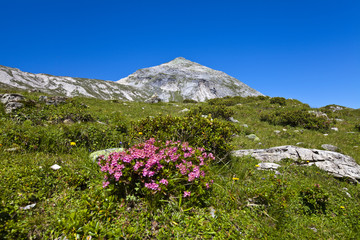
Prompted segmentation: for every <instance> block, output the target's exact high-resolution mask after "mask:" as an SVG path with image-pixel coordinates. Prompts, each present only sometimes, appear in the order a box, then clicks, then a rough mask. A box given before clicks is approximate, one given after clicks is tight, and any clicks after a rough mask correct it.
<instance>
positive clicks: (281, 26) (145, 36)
mask: <svg viewBox="0 0 360 240" xmlns="http://www.w3.org/2000/svg"><path fill="white" fill-rule="evenodd" d="M0 22H1V25H0V26H1V28H0V31H1V35H0V65H5V66H9V67H16V68H20V69H21V70H22V71H27V72H32V73H48V74H52V75H59V76H72V77H85V78H97V79H103V80H113V81H115V80H118V79H120V78H123V77H126V76H127V75H129V74H131V73H133V72H134V71H136V70H137V69H139V68H145V67H151V66H155V65H159V64H161V63H164V62H168V61H170V60H172V59H174V58H176V57H179V56H182V57H185V58H187V59H189V60H192V61H195V62H198V63H200V64H202V65H205V66H207V67H211V68H213V69H216V70H220V71H223V72H225V73H227V74H229V75H231V76H233V77H235V78H237V79H239V80H240V81H242V82H244V83H246V84H248V85H249V86H250V87H252V88H255V89H256V90H258V91H260V92H262V93H263V94H265V95H268V96H271V97H274V96H281V97H286V98H295V99H298V100H300V101H302V102H305V103H308V104H310V105H311V106H312V107H321V106H325V105H327V104H339V105H345V106H348V107H353V108H360V1H359V0H338V1H333V0H311V1H308V0H271V1H270V0H263V1H260V0H246V1H243V0H234V1H227V0H222V1H211V0H207V1H202V0H200V1H196V0H192V1H189V0H181V1H178V0H167V1H158V0H153V1H148V0H146V1H145V0H144V1H140V0H138V1H136V0H135V1H129V0H128V1H121V0H118V1H112V0H103V1H100V0H97V1H91V0H87V1H77V0H72V1H68V0H61V1H60V0H46V1H37V0H33V1H28V0H23V1H19V0H11V1H5V0H2V1H1V2H0Z"/></svg>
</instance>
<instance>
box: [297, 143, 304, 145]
mask: <svg viewBox="0 0 360 240" xmlns="http://www.w3.org/2000/svg"><path fill="white" fill-rule="evenodd" d="M296 145H304V143H303V142H298V143H296Z"/></svg>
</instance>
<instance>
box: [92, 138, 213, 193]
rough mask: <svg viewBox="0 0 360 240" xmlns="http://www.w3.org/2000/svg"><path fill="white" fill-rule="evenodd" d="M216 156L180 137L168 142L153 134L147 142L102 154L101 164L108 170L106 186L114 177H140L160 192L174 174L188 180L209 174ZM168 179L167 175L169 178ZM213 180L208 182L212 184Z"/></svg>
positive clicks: (99, 163) (191, 180) (151, 188)
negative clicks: (209, 166)
mask: <svg viewBox="0 0 360 240" xmlns="http://www.w3.org/2000/svg"><path fill="white" fill-rule="evenodd" d="M214 159H215V158H214V156H213V155H212V154H211V153H209V154H207V153H206V152H204V149H203V148H192V147H189V145H188V143H186V142H184V143H181V142H180V141H177V142H173V141H166V143H165V144H163V143H161V142H160V141H156V140H155V139H153V138H151V139H149V140H147V141H146V142H144V143H141V144H138V145H135V146H133V147H132V148H130V149H127V150H126V151H123V152H113V153H110V154H109V156H108V157H106V158H105V157H104V156H100V157H99V158H98V165H99V166H100V167H101V168H100V170H101V171H102V172H104V173H105V176H104V180H105V181H104V182H103V187H104V188H105V187H107V186H108V185H109V184H110V182H111V181H115V182H119V181H120V182H125V183H126V181H127V179H129V177H130V179H137V180H138V181H139V182H142V183H143V184H144V185H143V186H145V187H146V188H147V189H150V190H152V191H154V192H155V193H156V192H160V191H162V190H166V188H167V186H168V184H169V181H170V182H171V180H172V179H171V178H168V177H171V174H170V176H169V172H171V171H173V172H174V171H175V172H176V171H177V172H178V173H175V174H173V175H175V176H178V174H179V173H180V174H181V176H182V177H186V179H187V181H188V182H194V181H195V180H196V179H201V178H204V177H205V171H204V170H202V168H203V167H205V166H207V163H208V162H209V161H212V160H214ZM165 177H166V178H168V179H166V178H165ZM210 184H212V182H211V181H210V182H207V183H204V186H206V188H207V189H208V188H210ZM184 197H190V191H185V192H184Z"/></svg>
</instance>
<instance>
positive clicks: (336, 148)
mask: <svg viewBox="0 0 360 240" xmlns="http://www.w3.org/2000/svg"><path fill="white" fill-rule="evenodd" d="M321 147H322V148H323V149H325V150H328V151H333V152H336V151H337V150H339V148H338V147H336V146H334V145H331V144H323V145H321Z"/></svg>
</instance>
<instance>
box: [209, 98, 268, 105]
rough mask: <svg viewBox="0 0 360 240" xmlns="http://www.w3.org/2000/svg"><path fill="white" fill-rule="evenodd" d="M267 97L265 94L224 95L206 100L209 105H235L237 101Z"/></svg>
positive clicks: (251, 100) (253, 100)
mask: <svg viewBox="0 0 360 240" xmlns="http://www.w3.org/2000/svg"><path fill="white" fill-rule="evenodd" d="M267 99H269V97H267V96H256V97H253V96H250V97H240V96H235V97H224V98H213V99H210V100H208V101H207V103H209V104H210V105H225V106H235V105H236V104H239V103H252V102H258V101H266V100H267Z"/></svg>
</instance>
